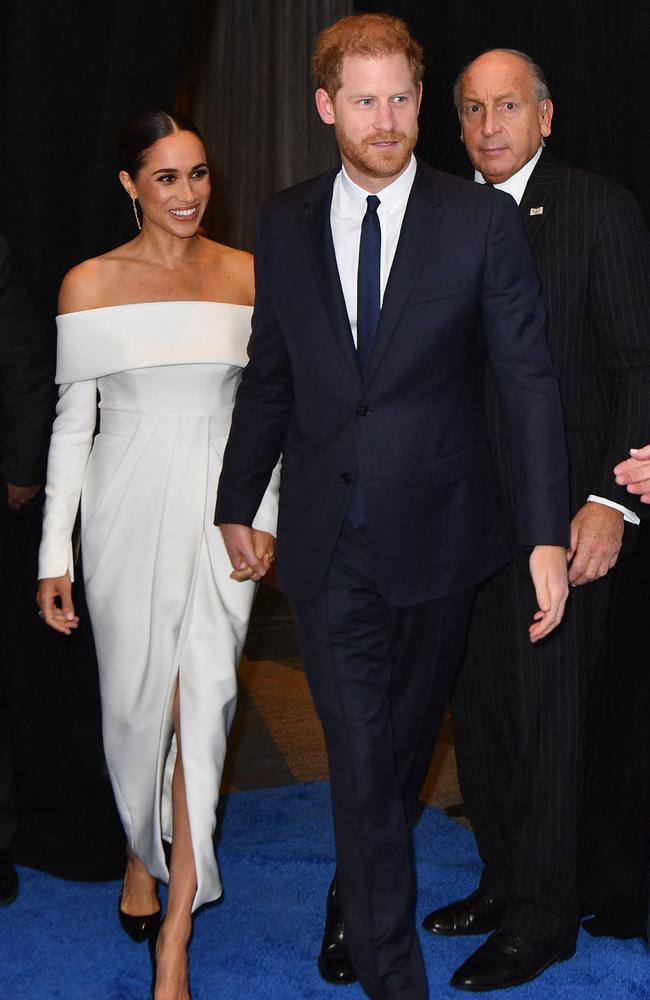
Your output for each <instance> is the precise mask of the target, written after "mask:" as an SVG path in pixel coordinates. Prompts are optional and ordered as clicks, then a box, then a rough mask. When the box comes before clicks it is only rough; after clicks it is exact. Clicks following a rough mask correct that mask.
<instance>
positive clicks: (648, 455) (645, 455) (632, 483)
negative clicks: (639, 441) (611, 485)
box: [614, 444, 650, 503]
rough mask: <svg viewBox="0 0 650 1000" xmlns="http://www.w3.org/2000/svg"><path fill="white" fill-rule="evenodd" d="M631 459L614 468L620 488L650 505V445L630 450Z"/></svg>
mask: <svg viewBox="0 0 650 1000" xmlns="http://www.w3.org/2000/svg"><path fill="white" fill-rule="evenodd" d="M630 455H631V456H632V457H631V458H628V459H626V460H625V461H624V462H619V463H618V465H615V466H614V475H615V477H616V482H617V483H618V485H619V486H625V487H626V489H627V492H628V493H633V494H634V495H635V496H639V497H640V499H641V502H642V503H650V444H647V445H646V446H645V447H644V448H630Z"/></svg>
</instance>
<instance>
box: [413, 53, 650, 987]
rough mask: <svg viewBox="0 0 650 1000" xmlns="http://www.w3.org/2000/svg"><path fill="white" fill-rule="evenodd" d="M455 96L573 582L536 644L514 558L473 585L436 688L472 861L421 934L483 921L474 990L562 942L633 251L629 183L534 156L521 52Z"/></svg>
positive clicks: (608, 525)
mask: <svg viewBox="0 0 650 1000" xmlns="http://www.w3.org/2000/svg"><path fill="white" fill-rule="evenodd" d="M455 98H456V104H457V109H458V114H459V118H460V123H461V138H462V140H463V142H464V143H465V147H466V149H467V152H468V155H469V157H470V160H471V161H472V164H473V166H474V168H475V180H477V181H478V182H479V183H489V184H493V185H494V186H495V187H499V188H502V189H504V190H506V191H508V192H509V193H510V194H511V195H512V196H513V197H514V198H515V200H516V201H517V202H518V203H519V205H520V212H521V218H522V221H523V224H524V227H525V229H526V233H527V236H528V240H529V243H530V246H531V249H532V251H533V256H534V257H535V258H536V262H537V265H538V269H539V273H540V278H541V283H542V290H543V296H544V304H545V307H546V311H547V315H548V339H549V344H550V348H551V353H552V356H553V361H554V365H555V368H556V371H557V373H558V376H559V379H560V386H561V392H562V398H563V404H564V410H565V418H566V428H567V440H568V448H569V457H570V466H571V489H572V497H571V501H572V513H573V521H572V534H571V548H570V550H569V552H568V559H569V561H570V577H569V578H570V581H571V583H572V584H573V586H574V590H573V593H572V598H571V601H570V605H569V606H568V611H567V615H566V618H565V622H564V623H563V625H562V626H561V627H560V628H559V629H558V630H556V632H555V633H554V634H553V635H552V636H550V637H549V638H548V639H546V640H545V641H544V642H543V643H541V644H539V645H538V646H535V647H534V646H532V645H531V644H530V643H529V642H528V641H527V638H526V630H525V627H524V626H525V623H526V621H527V619H528V616H529V608H530V606H531V605H532V600H533V596H534V595H533V592H532V590H531V588H530V584H529V581H528V580H527V579H526V575H525V572H524V569H525V566H524V562H525V560H524V557H523V556H522V555H517V554H516V555H515V559H514V562H512V563H511V564H510V565H509V566H508V567H506V568H505V569H504V570H502V571H500V572H499V573H497V574H496V575H495V576H494V577H492V578H491V579H490V580H489V581H488V582H487V583H486V584H484V585H483V587H482V589H481V592H480V594H479V597H478V601H477V606H476V609H475V613H474V617H473V621H472V628H471V631H470V637H469V642H468V650H467V656H466V660H465V663H464V665H463V669H462V671H461V674H460V677H459V680H458V682H457V685H456V689H455V693H454V699H453V706H452V707H453V716H454V732H455V740H456V752H457V760H458V770H459V777H460V782H461V788H462V792H463V796H464V800H465V806H466V810H467V813H468V815H469V817H470V819H471V821H472V825H473V828H474V832H475V835H476V839H477V842H478V846H479V850H480V853H481V858H482V860H483V863H484V869H483V874H482V878H481V882H480V885H479V887H478V889H477V890H476V891H475V892H474V893H472V894H471V896H469V897H468V898H467V899H463V900H459V901H457V902H455V903H451V904H449V905H447V906H444V907H443V908H442V909H439V910H435V911H433V912H432V913H430V914H429V915H428V916H427V917H426V918H425V921H424V927H425V928H426V929H427V930H429V931H432V932H433V933H437V934H443V935H460V934H481V933H487V932H492V934H491V936H490V937H489V938H488V939H487V940H486V941H485V942H484V943H483V944H481V946H480V947H479V948H478V949H477V951H475V952H474V953H473V954H472V955H471V956H470V957H469V958H468V960H467V961H466V962H465V963H463V965H461V967H460V968H459V969H457V970H456V972H455V973H454V976H453V978H452V980H451V982H452V985H453V986H456V987H458V988H459V989H464V990H469V991H482V990H488V989H500V988H504V987H509V986H515V985H519V984H520V983H523V982H526V981H528V980H530V979H533V978H534V977H535V976H537V975H539V974H540V973H541V972H543V971H544V969H546V968H547V967H548V966H549V965H551V964H552V963H553V962H556V961H560V960H562V959H564V958H567V957H569V956H570V955H571V954H572V953H573V950H574V947H575V939H576V934H577V928H578V917H579V907H578V902H577V890H576V860H577V844H578V825H579V803H580V798H581V790H582V783H583V771H584V756H585V729H586V710H587V694H588V690H589V685H590V680H591V677H592V674H593V669H594V664H595V661H596V657H597V654H598V651H599V647H600V645H601V643H602V639H603V635H604V630H605V624H606V618H607V608H608V602H609V591H610V582H609V578H608V573H609V570H610V569H611V568H612V567H613V566H614V564H615V563H616V561H617V558H618V556H619V552H620V550H621V547H622V545H623V538H624V528H625V534H626V535H628V534H629V535H630V536H631V537H630V541H629V544H630V545H632V544H634V538H633V534H634V532H635V531H636V530H637V529H636V527H635V525H636V524H638V516H637V512H636V511H637V509H638V501H637V499H636V498H635V497H633V496H631V495H630V494H629V493H627V492H626V491H625V486H624V484H623V483H617V482H616V481H615V480H614V477H613V474H612V469H613V467H614V465H615V464H616V461H617V460H618V459H619V458H620V456H621V455H622V454H625V452H626V451H627V449H628V448H629V445H630V443H633V442H638V441H641V440H643V439H644V438H645V435H646V434H647V429H648V427H649V426H650V295H649V287H648V286H649V283H648V274H649V273H650V244H649V240H648V233H647V231H646V229H645V227H644V224H643V221H642V219H641V215H640V211H639V209H638V205H637V203H636V202H635V200H634V198H633V197H632V195H630V194H629V192H627V191H626V190H625V189H623V188H622V187H620V186H619V185H617V184H615V183H614V182H612V181H608V180H605V179H604V178H601V177H597V176H595V175H593V174H587V173H584V172H582V171H580V170H575V169H572V168H570V167H567V166H564V165H562V164H560V163H558V162H557V161H556V160H555V159H553V157H552V156H551V155H550V153H549V152H548V151H547V150H546V149H544V139H545V138H546V137H548V136H549V135H550V132H551V121H552V116H553V105H552V102H551V100H550V96H549V92H548V87H547V85H546V81H545V79H544V76H543V74H542V71H541V70H540V69H539V67H538V66H536V65H535V64H534V63H533V62H532V60H531V59H530V58H529V57H528V56H526V55H525V54H523V53H519V52H514V51H512V50H504V49H496V50H491V51H489V52H486V53H484V54H483V55H481V56H479V57H478V58H477V59H476V60H475V61H474V62H472V63H470V65H469V66H467V67H466V68H465V70H464V71H463V72H462V73H461V75H460V77H459V79H458V81H457V85H456V88H455ZM486 394H487V408H488V413H489V420H490V425H491V427H490V430H491V438H492V442H493V449H494V452H495V455H496V459H497V467H498V469H499V473H500V479H501V487H502V495H503V503H504V508H505V512H506V520H507V522H508V523H509V525H510V530H511V535H512V538H513V551H514V552H515V553H517V548H516V543H515V541H514V488H515V484H514V482H513V473H512V470H511V467H510V465H509V462H508V457H507V450H506V443H505V440H504V434H503V428H502V424H501V420H500V414H499V405H498V400H497V397H496V392H495V381H494V378H493V374H492V373H491V372H488V378H487V388H486ZM626 522H628V523H629V527H627V526H626ZM626 544H628V543H627V541H626Z"/></svg>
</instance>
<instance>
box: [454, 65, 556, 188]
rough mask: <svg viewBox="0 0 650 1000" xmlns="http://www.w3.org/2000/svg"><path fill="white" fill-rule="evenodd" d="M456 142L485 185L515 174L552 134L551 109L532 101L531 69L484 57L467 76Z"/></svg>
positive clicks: (463, 87)
mask: <svg viewBox="0 0 650 1000" xmlns="http://www.w3.org/2000/svg"><path fill="white" fill-rule="evenodd" d="M459 117H460V137H461V139H462V141H463V142H464V143H465V148H466V150H467V155H468V156H469V158H470V160H471V161H472V164H473V165H474V167H475V169H476V170H479V171H480V172H481V173H482V174H483V176H484V178H485V180H486V181H488V183H490V184H499V183H502V182H503V181H506V180H507V179H508V178H509V177H512V175H513V174H516V173H517V171H518V170H520V169H521V168H522V167H523V166H524V165H525V164H526V163H528V161H529V160H530V159H532V157H533V156H534V155H535V153H536V152H537V150H538V149H539V145H540V143H541V141H542V137H543V136H544V137H546V136H548V135H550V134H551V119H552V117H553V105H552V103H551V101H550V99H549V98H548V97H547V98H545V99H544V100H543V101H539V103H538V102H537V101H536V99H535V87H534V81H533V78H532V75H531V72H530V68H529V67H528V65H527V63H526V62H524V60H523V59H520V58H519V56H513V55H511V54H510V53H507V52H487V53H486V54H485V55H483V56H479V58H478V59H476V60H475V61H474V62H473V63H472V64H471V65H470V67H469V69H467V70H466V72H465V76H464V79H463V85H462V90H461V102H460V111H459Z"/></svg>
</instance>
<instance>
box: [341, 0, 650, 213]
mask: <svg viewBox="0 0 650 1000" xmlns="http://www.w3.org/2000/svg"><path fill="white" fill-rule="evenodd" d="M355 8H356V9H357V10H358V11H362V10H363V11H369V10H371V11H386V12H387V13H391V14H397V15H399V16H400V17H403V18H404V19H405V20H406V21H407V23H408V24H409V26H410V28H411V30H412V32H413V34H414V35H415V37H416V38H417V39H418V40H419V41H420V42H421V43H422V45H423V46H424V49H425V56H426V63H427V71H426V76H425V87H424V101H423V106H422V113H421V116H420V143H419V150H418V151H419V153H420V154H421V156H422V157H423V158H424V159H425V160H427V162H428V163H430V164H431V165H432V166H434V167H440V168H441V169H442V170H450V171H452V173H459V172H460V171H462V170H463V169H466V167H467V158H466V156H465V153H464V149H463V146H462V144H461V143H460V141H459V127H458V118H457V116H456V112H455V110H454V107H453V102H452V96H451V89H452V85H453V82H454V80H455V78H456V76H457V74H458V72H459V70H460V69H461V68H462V67H463V66H464V65H465V64H466V63H468V62H469V61H470V60H471V59H473V58H474V57H475V56H476V55H478V53H479V52H482V51H483V50H484V49H487V48H492V47H495V46H500V47H503V48H515V49H522V50H523V51H524V52H527V53H528V54H529V55H531V56H532V57H533V59H535V60H536V62H538V63H539V64H540V65H541V66H542V68H543V69H544V71H545V73H546V75H547V77H548V81H549V85H550V90H551V97H552V98H553V100H554V102H555V117H554V118H553V134H552V136H551V139H550V140H549V147H550V148H551V149H552V150H553V153H554V154H555V155H556V156H557V157H558V159H561V160H565V161H566V162H567V163H571V164H573V166H576V167H583V168H584V169H586V170H593V171H594V172H595V173H599V174H603V175H604V176H606V177H615V178H616V179H617V180H619V181H621V183H623V184H625V185H626V187H628V188H630V190H632V191H634V193H635V194H636V196H637V198H638V199H639V201H640V202H641V206H642V208H643V209H644V212H645V216H646V219H648V220H650V189H649V187H648V184H647V182H646V177H647V165H648V162H650V131H649V130H648V129H647V127H646V117H647V114H646V99H645V90H646V87H645V81H646V79H647V68H646V66H647V48H648V38H650V5H649V4H648V3H647V2H646V0H571V2H567V3H560V2H556V3H550V2H549V0H527V2H519V3H517V2H516V0H515V2H513V0H487V2H480V3H479V2H478V0H454V2H453V3H449V4H445V5H440V4H425V3H422V2H421V0H393V2H390V0H385V2H382V0H379V2H377V0H375V2H365V0H356V3H355Z"/></svg>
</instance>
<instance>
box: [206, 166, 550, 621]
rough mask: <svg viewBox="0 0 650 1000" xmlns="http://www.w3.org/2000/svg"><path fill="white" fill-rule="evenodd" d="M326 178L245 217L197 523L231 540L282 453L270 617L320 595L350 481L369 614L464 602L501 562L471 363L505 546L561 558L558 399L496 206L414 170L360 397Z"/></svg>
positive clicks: (510, 231) (523, 252)
mask: <svg viewBox="0 0 650 1000" xmlns="http://www.w3.org/2000/svg"><path fill="white" fill-rule="evenodd" d="M334 177H335V172H333V173H330V174H327V175H323V176H322V177H319V178H316V179H314V180H311V181H308V182H306V183H304V184H301V185H298V186H297V187H294V188H290V189H289V190H287V191H284V192H281V193H280V194H277V195H274V196H273V197H272V198H271V199H270V200H269V201H268V202H267V203H266V205H265V206H264V208H263V210H262V216H261V221H260V231H259V243H258V250H257V254H256V301H255V311H254V315H253V332H252V336H251V340H250V345H249V357H250V362H249V364H248V366H247V368H246V369H245V371H244V374H243V378H242V382H241V385H240V388H239V391H238V395H237V401H236V405H235V411H234V415H233V424H232V430H231V433H230V438H229V441H228V445H227V448H226V453H225V456H224V465H223V471H222V474H221V479H220V483H219V494H218V501H217V510H216V518H215V520H216V522H217V523H224V522H233V523H240V524H251V522H252V520H253V518H254V516H255V513H256V510H257V507H258V505H259V502H260V499H261V497H262V494H263V492H264V489H265V488H266V485H267V483H268V480H269V476H270V473H271V470H272V469H273V467H274V465H275V463H276V461H277V459H278V457H279V455H280V453H281V452H282V455H283V458H282V485H281V490H280V513H279V524H278V578H279V583H280V586H281V587H282V589H283V590H284V591H285V592H286V593H287V594H288V595H289V596H290V597H293V598H296V599H298V600H308V599H310V598H311V597H313V596H315V594H316V593H317V591H318V589H319V588H320V587H321V585H322V583H323V580H324V578H325V575H326V572H327V567H328V564H329V561H330V558H331V554H332V551H333V548H334V545H335V544H336V539H337V536H338V533H339V530H340V527H341V524H342V522H343V519H344V515H345V509H346V505H347V503H348V498H349V493H350V487H351V483H352V481H353V480H355V479H356V478H358V479H359V481H360V485H361V490H362V496H363V507H364V514H365V522H366V532H367V536H368V541H369V544H370V550H371V551H372V552H373V554H374V571H375V578H376V583H377V586H378V588H379V590H380V592H381V593H382V595H383V596H384V597H385V598H386V599H387V600H388V601H389V602H391V603H392V604H395V605H398V606H405V605H409V604H416V603H419V602H422V601H426V600H432V599H434V598H437V597H442V596H445V595H448V594H452V593H455V592H457V591H460V590H463V589H465V588H468V587H470V586H472V585H473V584H476V583H478V582H479V581H480V580H482V579H483V578H485V577H486V576H488V575H489V574H491V573H492V572H494V571H495V570H496V569H498V568H499V566H501V565H502V564H504V563H505V562H507V561H508V559H509V558H510V557H511V555H512V553H511V550H510V547H509V544H508V542H507V540H506V537H505V532H504V527H503V521H502V515H501V510H500V506H499V499H498V492H497V489H496V486H495V482H494V478H493V471H492V468H491V463H490V452H489V448H488V446H487V443H486V428H485V416H484V407H483V400H482V379H483V373H484V364H485V358H486V352H487V353H488V354H489V356H490V358H491V361H492V364H493V367H494V370H495V372H496V374H497V379H498V385H499V393H500V397H501V400H502V405H503V412H504V415H505V420H506V424H507V429H508V438H509V443H510V447H511V455H512V463H513V467H514V470H515V476H516V479H517V481H518V483H519V490H518V496H519V503H518V519H519V540H520V544H521V545H522V546H533V545H536V544H554V545H566V544H568V525H569V504H568V481H567V462H566V451H565V441H564V430H563V422H562V414H561V407H560V399H559V392H558V385H557V380H556V376H555V373H554V371H553V368H552V365H551V361H550V357H549V352H548V348H547V344H546V338H545V316H544V310H543V306H542V303H541V298H540V292H539V283H538V279H537V273H536V270H535V267H534V264H533V262H532V259H531V255H530V251H529V249H528V244H527V242H526V238H525V235H524V232H523V229H522V226H521V223H520V221H519V217H518V210H517V206H516V205H515V202H514V201H513V200H512V198H510V196H508V195H504V194H502V193H500V192H497V191H494V190H492V189H489V188H485V187H483V186H479V185H478V184H473V183H471V182H467V181H464V180H461V179H459V178H456V177H452V176H450V175H447V174H443V173H440V172H438V171H435V170H432V169H431V168H429V167H428V166H426V165H425V164H422V163H418V169H417V173H416V177H415V181H414V184H413V188H412V191H411V194H410V197H409V201H408V205H407V208H406V213H405V216H404V222H403V225H402V230H401V234H400V239H399V243H398V246H397V251H396V254H395V259H394V262H393V266H392V269H391V273H390V277H389V280H388V284H387V287H386V291H385V294H384V300H383V306H382V311H381V317H380V321H379V326H378V329H377V333H376V336H375V340H374V343H373V348H372V354H371V357H370V362H369V366H368V371H367V374H366V377H365V378H362V376H361V374H360V372H359V368H358V365H357V359H356V353H355V348H354V343H353V340H352V335H351V331H350V326H349V321H348V317H347V312H346V308H345V302H344V299H343V294H342V291H341V286H340V282H339V278H338V271H337V267H336V258H335V253H334V246H333V241H332V236H331V229H330V205H331V197H332V185H333V181H334Z"/></svg>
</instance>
